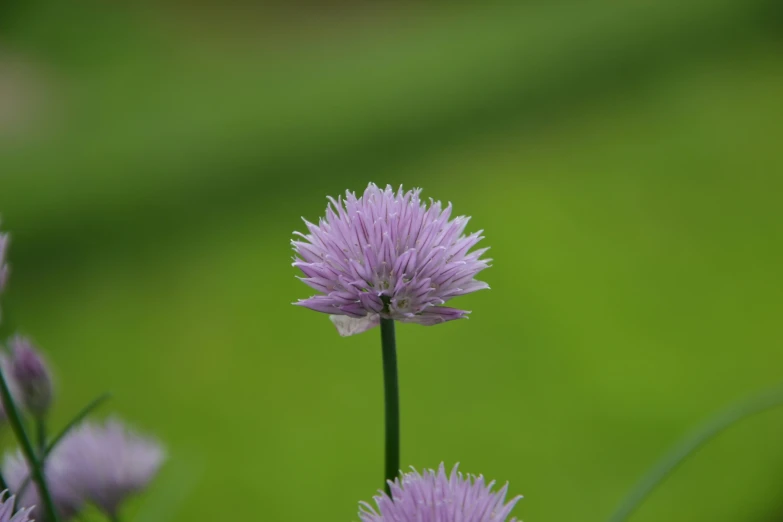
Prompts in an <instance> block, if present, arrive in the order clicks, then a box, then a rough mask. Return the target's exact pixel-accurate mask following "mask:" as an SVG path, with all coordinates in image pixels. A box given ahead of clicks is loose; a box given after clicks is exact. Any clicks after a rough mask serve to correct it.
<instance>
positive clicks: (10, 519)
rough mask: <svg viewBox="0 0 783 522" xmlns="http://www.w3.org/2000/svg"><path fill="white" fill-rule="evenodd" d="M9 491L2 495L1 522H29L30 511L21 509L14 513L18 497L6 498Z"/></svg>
mask: <svg viewBox="0 0 783 522" xmlns="http://www.w3.org/2000/svg"><path fill="white" fill-rule="evenodd" d="M6 493H7V491H3V492H2V493H0V522H29V521H30V517H29V516H28V515H29V513H30V510H29V509H27V508H20V509H19V510H17V511H16V513H14V509H15V505H16V497H14V496H10V497H8V498H5V496H6Z"/></svg>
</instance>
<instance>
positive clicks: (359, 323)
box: [329, 314, 381, 337]
mask: <svg viewBox="0 0 783 522" xmlns="http://www.w3.org/2000/svg"><path fill="white" fill-rule="evenodd" d="M329 319H331V320H332V323H334V326H336V327H337V333H339V334H340V335H342V336H343V337H349V336H351V335H356V334H360V333H362V332H366V331H367V330H370V329H372V328H375V327H376V326H378V325H379V324H381V318H380V316H379V315H378V314H371V315H365V316H364V317H359V318H356V317H348V316H347V315H330V316H329Z"/></svg>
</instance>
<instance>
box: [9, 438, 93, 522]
mask: <svg viewBox="0 0 783 522" xmlns="http://www.w3.org/2000/svg"><path fill="white" fill-rule="evenodd" d="M70 443H71V440H70V437H69V436H66V437H65V438H64V439H63V440H62V441H61V442H60V444H59V445H57V446H56V447H55V448H54V450H53V451H52V452H51V453H50V454H49V456H48V457H47V459H46V463H45V465H44V475H45V476H46V484H47V486H48V487H49V492H50V493H51V495H52V500H53V501H54V506H55V509H56V510H57V513H58V514H59V515H60V518H61V519H62V520H68V519H70V518H71V517H73V516H74V515H75V514H77V513H78V512H79V511H80V510H81V508H82V505H83V504H84V501H83V500H82V498H81V496H80V495H79V493H78V491H76V489H75V488H74V485H73V484H72V481H71V479H72V476H71V472H72V470H73V468H74V465H73V463H72V462H71V461H69V460H68V458H67V455H66V453H67V452H66V451H65V450H66V449H67V447H68V445H69V444H70ZM29 476H30V471H29V468H28V467H27V461H26V460H25V458H24V455H23V454H22V452H21V451H20V450H17V451H15V452H13V453H6V455H5V458H4V459H3V477H4V478H5V481H6V483H7V484H8V489H9V490H10V491H12V492H13V493H15V494H16V495H17V498H18V499H19V504H20V505H22V506H30V509H29V511H30V513H31V514H32V516H33V518H34V519H35V520H37V521H39V522H40V521H44V522H46V515H45V512H44V510H43V508H39V507H34V506H41V505H42V504H41V497H40V496H39V494H38V487H37V486H36V485H35V483H34V482H31V481H30V478H29ZM23 486H24V490H23V491H21V494H20V490H21V489H22V487H23Z"/></svg>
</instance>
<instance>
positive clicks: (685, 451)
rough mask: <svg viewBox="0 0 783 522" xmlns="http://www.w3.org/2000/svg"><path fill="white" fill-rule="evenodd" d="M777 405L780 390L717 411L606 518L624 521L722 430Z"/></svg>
mask: <svg viewBox="0 0 783 522" xmlns="http://www.w3.org/2000/svg"><path fill="white" fill-rule="evenodd" d="M777 406H783V387H781V388H778V389H774V390H771V391H767V392H764V393H761V394H759V395H756V396H754V397H751V398H750V399H747V400H745V401H743V402H740V403H739V404H736V405H733V406H730V407H728V408H726V409H724V410H723V411H720V412H718V413H717V414H716V415H715V416H714V417H712V418H711V419H709V420H708V421H707V422H706V423H704V424H703V425H702V426H701V427H700V428H698V429H697V430H696V431H695V432H694V433H692V434H691V435H690V436H688V437H686V438H684V439H682V440H681V441H680V442H679V443H677V444H676V445H675V446H674V447H673V448H672V449H671V450H670V451H669V452H668V453H667V454H666V455H664V456H663V458H661V459H660V460H659V461H658V462H657V463H656V464H655V465H654V466H653V467H652V468H651V469H650V470H649V471H648V472H647V474H646V475H645V476H644V477H642V479H641V480H640V481H639V482H638V483H637V484H636V486H634V488H633V489H632V490H631V492H630V493H629V494H628V495H627V496H626V497H625V499H624V500H623V502H622V503H621V504H620V506H619V507H618V508H617V510H616V511H615V512H614V514H613V515H612V516H611V517H610V518H609V522H624V521H625V520H627V519H628V518H629V517H630V516H631V515H632V514H633V513H634V512H635V511H636V510H637V509H638V508H639V506H641V505H642V503H643V502H644V500H645V499H646V498H647V497H648V496H649V495H650V493H652V491H653V490H654V489H655V488H656V487H657V486H658V485H660V484H661V483H662V482H663V481H664V480H665V479H666V477H668V476H669V474H670V473H671V472H672V471H674V470H675V469H676V468H677V467H679V466H680V464H682V463H683V462H684V461H685V460H687V458H688V457H690V456H691V455H692V454H693V453H694V452H695V451H696V450H697V449H699V448H700V447H701V446H703V445H704V444H706V443H707V442H709V441H710V440H711V439H712V438H713V437H715V436H716V435H718V434H719V433H721V432H722V431H723V430H725V429H726V428H728V427H730V426H731V425H733V424H735V423H737V422H739V421H741V420H743V419H746V418H747V417H750V416H753V415H756V414H758V413H762V412H764V411H766V410H769V409H772V408H775V407H777Z"/></svg>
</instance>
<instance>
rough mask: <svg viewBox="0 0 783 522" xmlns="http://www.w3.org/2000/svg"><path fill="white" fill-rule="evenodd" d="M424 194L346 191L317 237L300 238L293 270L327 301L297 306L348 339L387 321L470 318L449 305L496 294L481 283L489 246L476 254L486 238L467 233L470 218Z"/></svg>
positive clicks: (313, 231) (312, 229) (315, 228)
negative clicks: (479, 293) (481, 293)
mask: <svg viewBox="0 0 783 522" xmlns="http://www.w3.org/2000/svg"><path fill="white" fill-rule="evenodd" d="M420 192H421V189H415V190H411V191H408V192H403V190H402V187H400V189H399V190H398V191H397V192H394V190H393V189H392V188H391V186H387V187H386V188H385V189H383V190H381V189H380V188H378V187H377V186H376V185H375V184H373V183H370V185H369V186H368V187H367V189H366V190H365V191H364V194H363V195H362V196H361V197H359V198H357V197H356V194H354V193H352V192H350V191H346V196H345V199H344V200H343V199H342V198H339V199H337V200H335V199H334V198H331V197H330V198H329V201H330V202H331V205H330V206H328V207H327V209H326V217H325V218H321V219H320V220H319V222H318V225H314V224H312V223H309V222H308V221H306V220H305V224H306V225H307V229H308V231H309V234H302V233H300V232H295V234H296V235H298V236H300V237H301V238H302V240H292V241H291V244H292V245H293V248H294V251H295V253H296V257H295V258H294V263H293V266H295V267H298V268H299V269H301V270H302V272H303V273H304V275H305V277H303V278H300V279H302V281H304V282H305V283H306V284H307V285H309V286H310V287H312V288H313V289H315V290H317V291H319V292H321V294H322V295H315V296H313V297H311V298H309V299H304V300H301V301H299V302H298V303H295V304H297V305H300V306H304V307H307V308H310V309H312V310H316V311H318V312H324V313H327V314H330V315H332V320H333V322H334V323H335V325H336V326H337V328H338V330H339V331H340V333H341V334H343V335H352V334H354V333H359V332H362V331H365V330H367V329H369V328H372V327H373V326H376V325H377V324H378V323H379V318H380V317H384V318H388V319H395V320H397V321H402V322H410V323H419V324H423V325H433V324H438V323H442V322H444V321H450V320H452V319H460V318H463V317H465V316H466V315H467V314H468V312H467V311H464V310H458V309H456V308H448V307H445V306H441V305H443V304H444V303H445V302H446V301H448V300H449V299H451V298H452V297H457V296H460V295H464V294H468V293H471V292H475V291H476V290H482V289H484V288H489V285H487V284H486V283H484V282H482V281H477V280H476V279H474V277H475V276H476V274H478V273H479V272H481V271H482V270H484V269H485V268H487V267H488V266H489V262H490V261H491V260H490V259H481V256H482V255H483V254H484V252H486V251H487V250H488V249H487V248H481V249H478V250H475V251H473V252H470V249H471V248H473V247H474V246H475V245H476V243H478V242H479V241H480V240H481V239H482V236H481V232H482V231H478V232H475V233H473V234H469V235H465V234H464V233H463V232H464V230H465V227H466V225H467V224H468V220H469V218H467V217H464V216H460V217H456V218H454V219H451V220H450V217H451V204H450V203H449V204H448V205H447V206H446V208H442V206H441V203H440V201H432V200H430V204H429V207H428V206H427V204H426V203H424V202H422V201H421V200H420V199H419V193H420Z"/></svg>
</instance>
